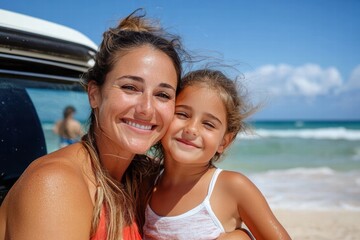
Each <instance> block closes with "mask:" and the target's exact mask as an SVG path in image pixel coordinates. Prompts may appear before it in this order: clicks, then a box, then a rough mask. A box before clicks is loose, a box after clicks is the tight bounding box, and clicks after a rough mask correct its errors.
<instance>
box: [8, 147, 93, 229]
mask: <svg viewBox="0 0 360 240" xmlns="http://www.w3.org/2000/svg"><path fill="white" fill-rule="evenodd" d="M62 152H63V151H59V152H58V153H56V154H49V155H46V156H44V157H41V158H39V159H37V160H35V161H34V162H33V163H32V164H31V165H30V166H29V167H28V168H27V169H26V170H25V172H24V173H23V174H22V176H21V177H20V178H19V179H18V181H17V182H16V183H15V184H14V186H13V187H12V188H11V189H10V191H9V193H8V195H7V196H6V198H5V200H4V202H3V204H4V206H2V207H3V212H4V214H3V217H2V218H3V219H7V221H9V222H13V223H21V224H12V225H11V226H12V230H11V231H12V232H14V231H17V232H19V233H22V234H28V233H29V234H36V231H37V230H36V229H38V230H39V229H41V231H43V232H42V233H41V234H43V235H44V236H50V235H51V234H53V233H54V232H58V233H59V234H60V233H61V232H62V231H63V230H64V229H70V230H71V229H73V228H74V226H79V227H77V230H78V228H81V227H83V228H84V229H85V232H86V231H88V229H89V228H90V226H89V222H90V221H89V219H91V216H92V212H93V203H92V200H91V197H90V192H89V187H88V185H87V183H86V181H85V173H84V172H83V171H82V170H81V167H80V166H79V165H78V164H77V163H71V162H70V161H69V159H67V158H66V156H67V153H66V152H65V153H64V154H62ZM62 155H63V157H61V156H62ZM58 156H60V157H58ZM58 222H61V223H62V224H61V225H59V226H57V225H58V224H57V223H58ZM31 228H32V230H31ZM44 228H46V231H44ZM63 228H64V229H63ZM75 230H76V229H75ZM75 230H74V232H75ZM70 232H71V231H70ZM74 232H71V234H72V233H74ZM63 234H64V233H63Z"/></svg>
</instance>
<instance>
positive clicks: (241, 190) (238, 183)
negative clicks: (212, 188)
mask: <svg viewBox="0 0 360 240" xmlns="http://www.w3.org/2000/svg"><path fill="white" fill-rule="evenodd" d="M217 185H218V187H219V188H221V189H223V190H224V191H227V192H229V193H233V194H237V195H240V196H243V195H245V194H251V193H252V192H254V191H255V192H257V191H258V190H257V187H256V186H255V184H254V183H253V182H252V181H251V180H250V179H249V178H248V177H247V176H245V175H244V174H242V173H239V172H234V171H228V170H222V171H221V173H220V174H219V177H218V180H217Z"/></svg>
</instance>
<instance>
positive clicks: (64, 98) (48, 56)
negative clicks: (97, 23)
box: [0, 9, 97, 203]
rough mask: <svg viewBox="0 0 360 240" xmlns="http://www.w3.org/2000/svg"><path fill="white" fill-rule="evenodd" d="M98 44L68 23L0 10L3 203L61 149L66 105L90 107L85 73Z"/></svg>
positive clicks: (84, 109)
mask: <svg viewBox="0 0 360 240" xmlns="http://www.w3.org/2000/svg"><path fill="white" fill-rule="evenodd" d="M96 50H97V46H96V44H94V43H93V42H92V41H91V40H89V39H88V38H87V37H86V36H84V35H83V34H81V33H79V32H77V31H75V30H73V29H71V28H67V27H65V26H61V25H58V24H55V23H50V22H47V21H44V20H41V19H37V18H33V17H29V16H25V15H22V14H17V13H13V12H9V11H5V10H1V9H0V203H1V202H2V200H3V198H4V197H5V195H6V193H7V192H8V190H9V189H10V188H11V186H12V185H13V184H14V182H15V181H16V180H17V179H18V178H19V176H20V175H21V174H22V172H23V171H24V170H25V168H26V167H27V166H28V165H29V164H30V163H31V162H32V161H33V160H35V159H36V158H38V157H40V156H42V155H44V154H47V153H48V152H51V151H55V150H56V149H57V143H56V140H57V137H56V136H54V134H53V133H52V131H51V126H52V125H53V123H54V120H55V118H56V117H60V116H61V113H62V106H65V105H66V104H73V105H76V106H77V109H78V112H80V114H79V115H80V117H81V116H82V118H83V119H84V118H85V116H87V113H88V111H89V107H88V105H87V98H86V94H85V93H84V91H83V88H82V86H81V85H80V81H79V80H80V77H81V75H82V74H83V72H85V71H86V70H87V69H88V68H89V67H91V66H92V64H93V57H94V54H95V52H96Z"/></svg>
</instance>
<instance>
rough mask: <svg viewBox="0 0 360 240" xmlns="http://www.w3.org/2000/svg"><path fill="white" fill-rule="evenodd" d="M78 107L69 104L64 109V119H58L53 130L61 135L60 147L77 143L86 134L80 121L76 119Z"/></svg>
mask: <svg viewBox="0 0 360 240" xmlns="http://www.w3.org/2000/svg"><path fill="white" fill-rule="evenodd" d="M75 112H76V109H75V108H74V107H73V106H67V107H65V108H64V111H63V119H61V120H60V121H58V122H57V123H56V124H55V126H54V128H53V132H54V133H55V134H57V135H59V136H60V147H61V148H62V147H66V146H67V145H70V144H73V143H76V142H78V141H79V140H80V138H81V136H82V135H83V134H84V133H83V130H82V127H81V124H80V122H79V121H77V120H76V119H74V114H75Z"/></svg>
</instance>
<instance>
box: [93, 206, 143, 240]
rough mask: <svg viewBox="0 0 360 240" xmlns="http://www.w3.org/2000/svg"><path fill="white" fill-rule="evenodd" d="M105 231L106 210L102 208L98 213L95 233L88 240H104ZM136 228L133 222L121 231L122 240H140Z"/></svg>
mask: <svg viewBox="0 0 360 240" xmlns="http://www.w3.org/2000/svg"><path fill="white" fill-rule="evenodd" d="M106 237H107V230H106V210H105V206H103V207H102V209H101V212H100V220H99V225H98V228H97V229H96V232H95V234H94V236H93V237H92V238H90V240H106ZM141 239H142V238H141V236H140V233H139V229H138V226H137V225H136V222H134V223H133V224H132V225H131V226H126V227H125V228H124V229H123V240H141Z"/></svg>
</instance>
